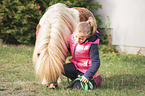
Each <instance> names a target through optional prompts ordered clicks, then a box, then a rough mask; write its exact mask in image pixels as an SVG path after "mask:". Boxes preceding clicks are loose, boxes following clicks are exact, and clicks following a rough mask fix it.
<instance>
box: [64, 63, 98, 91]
mask: <svg viewBox="0 0 145 96" xmlns="http://www.w3.org/2000/svg"><path fill="white" fill-rule="evenodd" d="M83 74H84V73H82V72H80V71H79V70H77V69H76V67H75V65H74V64H73V63H68V64H64V74H63V75H64V76H66V77H68V78H70V79H71V80H72V81H73V80H75V79H76V78H77V77H78V75H80V76H82V75H83ZM90 81H91V82H92V84H93V86H95V85H96V83H95V81H94V80H90ZM70 87H71V88H72V89H75V88H78V89H81V84H80V81H79V80H78V81H76V82H75V83H74V84H73V85H71V86H70Z"/></svg>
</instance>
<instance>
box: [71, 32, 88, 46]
mask: <svg viewBox="0 0 145 96" xmlns="http://www.w3.org/2000/svg"><path fill="white" fill-rule="evenodd" d="M74 37H75V40H76V41H77V42H78V43H80V44H81V43H83V42H84V41H85V40H86V39H87V38H88V35H84V34H82V33H75V34H74Z"/></svg>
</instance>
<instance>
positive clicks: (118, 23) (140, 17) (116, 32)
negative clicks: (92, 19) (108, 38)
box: [94, 0, 145, 54]
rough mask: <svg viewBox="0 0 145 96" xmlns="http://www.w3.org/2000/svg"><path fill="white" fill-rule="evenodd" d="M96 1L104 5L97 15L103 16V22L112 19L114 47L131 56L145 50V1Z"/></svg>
mask: <svg viewBox="0 0 145 96" xmlns="http://www.w3.org/2000/svg"><path fill="white" fill-rule="evenodd" d="M94 1H98V2H99V3H100V4H102V9H99V10H98V11H97V12H95V13H96V14H101V15H102V20H103V22H107V16H109V18H110V23H111V28H112V37H113V38H112V40H113V41H112V42H113V45H118V46H119V47H118V48H119V50H120V51H121V52H126V53H131V54H132V53H133V54H136V53H137V52H138V51H141V50H143V49H144V48H145V0H94ZM102 27H103V26H102ZM143 54H145V52H143Z"/></svg>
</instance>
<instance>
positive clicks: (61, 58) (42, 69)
mask: <svg viewBox="0 0 145 96" xmlns="http://www.w3.org/2000/svg"><path fill="white" fill-rule="evenodd" d="M78 22H79V12H78V11H77V10H75V9H73V8H67V6H66V5H64V4H61V3H58V4H55V5H53V6H51V7H49V8H48V9H47V10H46V12H45V14H44V15H43V17H42V18H41V19H40V22H39V25H40V29H39V30H38V34H37V39H36V43H35V48H34V53H33V63H34V64H35V70H36V74H37V75H38V77H39V78H40V79H41V80H43V78H44V77H45V79H46V81H47V82H54V81H56V80H57V78H58V77H59V75H61V74H62V72H63V64H64V62H65V58H66V56H67V53H68V48H67V47H68V38H69V36H70V34H71V33H72V32H73V31H74V29H75V26H76V24H77V23H78Z"/></svg>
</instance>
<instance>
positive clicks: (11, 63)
mask: <svg viewBox="0 0 145 96" xmlns="http://www.w3.org/2000/svg"><path fill="white" fill-rule="evenodd" d="M33 48H34V46H26V45H19V46H14V45H3V46H1V47H0V96H7V95H10V96H11V95H16V96H35V95H36V96H44V95H45V96H46V95H47V96H49V95H56V96H145V91H144V90H145V57H144V56H142V55H139V54H138V55H127V54H119V53H117V52H114V51H112V49H111V48H109V47H106V46H104V45H100V59H101V67H100V70H99V71H98V74H102V75H103V83H102V87H98V88H95V89H93V90H89V91H87V92H85V91H84V90H76V89H75V90H71V89H67V86H68V85H69V84H68V83H67V78H65V77H64V76H61V83H60V84H59V87H58V88H57V89H48V88H46V87H45V86H43V85H41V84H40V83H41V82H40V81H39V80H38V79H37V77H36V76H35V71H34V65H33V63H32V55H33Z"/></svg>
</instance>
